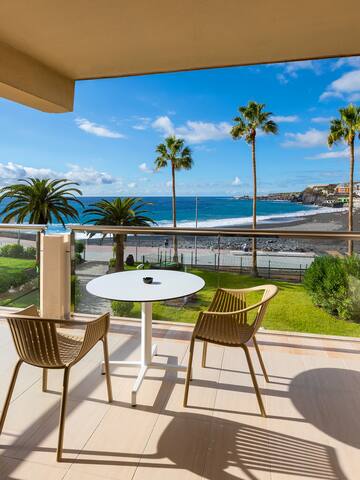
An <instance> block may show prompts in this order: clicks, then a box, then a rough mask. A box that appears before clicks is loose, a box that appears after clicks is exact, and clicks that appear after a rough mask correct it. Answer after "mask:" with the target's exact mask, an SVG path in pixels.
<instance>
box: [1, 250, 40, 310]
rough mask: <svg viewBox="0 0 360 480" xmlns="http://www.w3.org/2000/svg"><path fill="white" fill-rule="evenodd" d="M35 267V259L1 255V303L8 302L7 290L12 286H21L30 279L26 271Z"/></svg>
mask: <svg viewBox="0 0 360 480" xmlns="http://www.w3.org/2000/svg"><path fill="white" fill-rule="evenodd" d="M33 267H35V261H34V260H27V259H21V258H8V257H0V294H1V297H0V304H4V303H7V300H8V299H9V298H11V296H10V295H9V298H7V291H8V290H9V288H10V287H11V286H20V285H22V284H24V283H25V282H27V281H28V280H29V279H30V276H29V274H27V273H26V271H27V270H28V269H31V268H33Z"/></svg>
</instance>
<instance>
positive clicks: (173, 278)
mask: <svg viewBox="0 0 360 480" xmlns="http://www.w3.org/2000/svg"><path fill="white" fill-rule="evenodd" d="M144 277H153V283H151V284H146V283H144V282H143V278H144ZM204 286H205V282H204V280H203V279H202V278H201V277H198V276H197V275H193V274H192V273H185V272H177V271H174V270H130V271H127V272H118V273H110V274H108V275H103V276H102V277H97V278H95V279H94V280H91V281H90V282H89V283H88V284H87V285H86V290H87V291H88V292H89V293H91V294H92V295H96V296H97V297H101V298H107V299H109V300H121V301H124V302H156V301H161V300H171V299H173V298H181V297H186V296H187V295H191V294H193V293H196V292H198V291H199V290H201V289H202V288H203V287H204Z"/></svg>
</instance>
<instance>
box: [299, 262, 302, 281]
mask: <svg viewBox="0 0 360 480" xmlns="http://www.w3.org/2000/svg"><path fill="white" fill-rule="evenodd" d="M299 273H300V282H301V273H302V269H301V263H300V271H299Z"/></svg>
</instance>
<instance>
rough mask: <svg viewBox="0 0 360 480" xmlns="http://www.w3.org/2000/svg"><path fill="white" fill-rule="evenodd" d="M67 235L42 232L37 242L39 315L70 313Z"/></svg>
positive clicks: (50, 315)
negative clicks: (38, 256)
mask: <svg viewBox="0 0 360 480" xmlns="http://www.w3.org/2000/svg"><path fill="white" fill-rule="evenodd" d="M70 246H71V242H70V235H44V234H43V233H42V234H41V242H40V314H41V316H42V317H47V318H59V319H66V318H69V317H70V302H71V254H70Z"/></svg>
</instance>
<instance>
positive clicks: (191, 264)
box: [190, 250, 194, 268]
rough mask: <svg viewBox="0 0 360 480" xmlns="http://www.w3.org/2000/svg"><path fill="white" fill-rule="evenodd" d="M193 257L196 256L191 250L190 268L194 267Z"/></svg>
mask: <svg viewBox="0 0 360 480" xmlns="http://www.w3.org/2000/svg"><path fill="white" fill-rule="evenodd" d="M193 255H194V252H193V251H192V250H191V259H190V268H192V267H193Z"/></svg>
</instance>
